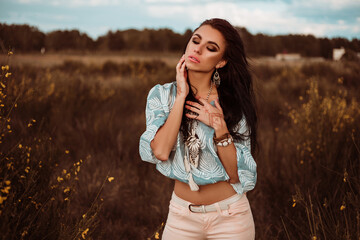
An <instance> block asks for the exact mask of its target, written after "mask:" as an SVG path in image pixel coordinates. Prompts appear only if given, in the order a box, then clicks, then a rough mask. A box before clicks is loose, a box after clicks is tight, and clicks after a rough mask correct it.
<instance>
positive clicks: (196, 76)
mask: <svg viewBox="0 0 360 240" xmlns="http://www.w3.org/2000/svg"><path fill="white" fill-rule="evenodd" d="M211 75H212V73H211V72H210V73H204V72H194V71H188V76H189V82H190V85H191V87H192V90H193V92H194V93H196V95H197V96H200V97H202V98H206V96H207V94H208V93H209V89H210V87H211Z"/></svg>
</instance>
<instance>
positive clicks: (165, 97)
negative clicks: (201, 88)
mask: <svg viewBox="0 0 360 240" xmlns="http://www.w3.org/2000/svg"><path fill="white" fill-rule="evenodd" d="M175 97H176V82H172V83H166V84H164V85H160V84H157V85H156V86H154V87H153V88H152V89H151V90H150V92H149V94H148V97H147V103H146V110H145V114H146V130H145V132H144V133H143V134H142V135H141V137H140V144H139V152H140V157H141V159H142V160H143V161H147V162H150V163H154V164H156V169H157V170H158V171H159V172H160V173H162V174H163V175H165V176H167V177H169V178H171V179H177V180H179V181H181V182H185V183H187V184H189V181H188V179H189V176H188V175H189V173H188V172H186V170H185V166H184V160H183V159H184V141H183V138H182V134H181V132H180V131H179V134H178V137H177V140H176V143H175V145H174V147H173V149H172V151H171V153H170V156H169V159H168V160H167V161H161V160H159V159H157V158H156V157H155V155H154V154H153V152H152V149H151V147H150V142H151V141H152V140H153V139H154V136H155V134H156V132H157V130H158V129H159V128H160V127H161V126H162V125H163V124H164V123H165V121H166V119H167V117H168V115H169V113H170V111H171V109H172V107H173V105H174V102H175ZM210 104H212V105H213V106H214V105H215V104H214V101H212V102H211V103H210ZM197 126H198V127H197V128H196V130H195V132H196V134H197V135H198V136H199V138H200V140H201V147H200V149H201V150H200V158H199V166H198V167H197V168H192V169H191V174H192V177H193V180H194V181H195V183H196V184H197V185H206V184H211V183H216V182H219V181H227V180H229V176H228V174H227V173H226V171H225V169H224V167H223V165H222V163H221V160H220V159H219V157H218V155H217V148H216V145H215V144H214V143H213V136H214V129H213V128H211V127H209V126H207V125H206V124H203V123H202V122H200V121H199V122H198V125H197ZM247 130H248V129H247V126H246V121H245V118H243V119H242V120H241V121H240V122H239V124H238V127H237V131H238V132H239V133H245V132H247ZM234 145H235V148H236V156H237V167H238V175H239V180H240V182H237V183H235V184H231V185H232V187H233V188H234V189H235V191H236V192H237V193H238V194H242V193H245V192H247V191H250V190H252V189H253V188H254V187H255V183H256V179H257V173H256V162H255V161H254V159H253V157H252V155H251V151H250V139H249V138H248V139H247V140H246V141H244V142H234Z"/></svg>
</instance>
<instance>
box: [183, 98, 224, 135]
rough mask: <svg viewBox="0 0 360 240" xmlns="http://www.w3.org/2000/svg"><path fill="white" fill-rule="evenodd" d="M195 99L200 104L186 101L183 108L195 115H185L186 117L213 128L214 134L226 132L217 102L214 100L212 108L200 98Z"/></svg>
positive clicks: (222, 115) (221, 112)
mask: <svg viewBox="0 0 360 240" xmlns="http://www.w3.org/2000/svg"><path fill="white" fill-rule="evenodd" d="M197 99H198V100H199V101H200V103H201V104H199V103H196V102H192V101H186V105H185V108H187V109H189V110H190V111H191V112H193V113H195V114H190V113H187V114H186V117H188V118H192V119H197V120H199V121H201V122H203V123H204V124H206V125H208V126H210V127H212V128H214V130H215V132H219V133H220V132H227V126H226V122H225V120H224V113H223V110H222V108H221V106H220V103H219V100H218V99H216V100H215V107H214V106H212V105H211V104H210V103H208V102H207V101H206V100H205V99H203V98H201V97H199V98H197Z"/></svg>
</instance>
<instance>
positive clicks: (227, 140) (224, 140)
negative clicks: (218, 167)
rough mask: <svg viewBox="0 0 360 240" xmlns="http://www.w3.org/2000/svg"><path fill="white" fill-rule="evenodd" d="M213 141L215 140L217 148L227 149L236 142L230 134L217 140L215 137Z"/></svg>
mask: <svg viewBox="0 0 360 240" xmlns="http://www.w3.org/2000/svg"><path fill="white" fill-rule="evenodd" d="M213 139H214V143H215V144H216V146H221V147H226V146H228V145H230V144H231V143H232V142H233V141H234V139H233V137H232V136H231V134H230V133H225V134H224V135H222V136H220V137H218V138H215V136H214V138H213Z"/></svg>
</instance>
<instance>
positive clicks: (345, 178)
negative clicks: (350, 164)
mask: <svg viewBox="0 0 360 240" xmlns="http://www.w3.org/2000/svg"><path fill="white" fill-rule="evenodd" d="M347 177H348V173H347V171H346V169H345V172H344V178H343V180H344V182H346V181H347Z"/></svg>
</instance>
